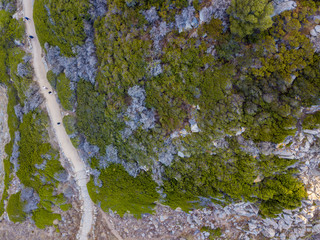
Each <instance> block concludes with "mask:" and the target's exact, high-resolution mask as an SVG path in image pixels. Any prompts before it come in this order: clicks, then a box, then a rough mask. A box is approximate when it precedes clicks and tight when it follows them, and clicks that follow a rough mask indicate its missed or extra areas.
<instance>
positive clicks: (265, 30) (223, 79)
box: [35, 0, 320, 217]
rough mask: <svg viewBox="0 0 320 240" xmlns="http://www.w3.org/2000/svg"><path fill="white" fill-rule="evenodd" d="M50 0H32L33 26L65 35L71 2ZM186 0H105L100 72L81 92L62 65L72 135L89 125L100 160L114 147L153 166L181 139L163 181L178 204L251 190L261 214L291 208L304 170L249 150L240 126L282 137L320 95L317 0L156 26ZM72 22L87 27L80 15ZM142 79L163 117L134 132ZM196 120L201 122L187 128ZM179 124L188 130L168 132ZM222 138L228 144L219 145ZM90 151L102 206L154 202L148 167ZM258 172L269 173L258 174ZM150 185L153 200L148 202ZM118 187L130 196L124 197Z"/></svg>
mask: <svg viewBox="0 0 320 240" xmlns="http://www.w3.org/2000/svg"><path fill="white" fill-rule="evenodd" d="M40 2H42V3H43V2H44V1H39V3H40ZM54 2H56V1H52V2H50V4H51V5H48V4H47V5H45V4H42V5H41V6H40V4H39V5H37V6H36V8H35V11H36V12H39V16H40V17H39V18H38V20H36V21H39V23H37V25H38V26H37V27H38V29H39V30H38V31H40V30H41V29H46V28H50V29H51V30H50V31H55V32H56V33H57V34H58V35H57V36H60V34H61V33H62V29H63V28H61V29H59V26H60V25H58V24H56V25H55V24H54V22H57V21H59V23H60V24H61V26H66V29H69V28H70V27H72V25H73V24H76V22H68V18H62V17H61V18H60V17H59V16H58V15H57V14H56V13H57V12H59V11H61V9H62V7H63V6H64V5H63V4H67V3H65V2H64V1H62V3H61V4H62V5H56V6H54ZM46 3H47V2H46ZM68 4H69V3H68ZM68 4H67V5H68ZM77 4H80V5H81V4H82V5H81V6H85V7H80V8H79V9H76V8H75V9H72V11H73V13H74V15H75V16H77V20H78V19H81V18H82V19H87V18H90V17H89V16H87V15H86V12H85V11H84V9H85V8H90V4H89V3H88V1H87V2H85V1H79V3H77ZM192 5H193V7H194V8H195V16H197V15H198V14H199V10H200V9H201V8H202V7H204V6H207V5H206V2H205V1H203V2H202V3H199V1H193V3H192ZM45 6H46V7H45ZM152 6H154V7H155V9H156V10H157V13H158V15H159V17H160V18H161V19H160V20H159V21H155V22H154V23H151V22H148V21H147V20H146V18H145V16H144V14H143V11H144V10H147V9H149V8H150V7H152ZM187 6H188V1H184V0H181V1H170V0H166V1H164V0H163V1H153V0H149V1H134V0H126V1H125V0H116V1H108V2H107V10H108V11H107V13H106V14H105V16H102V17H98V18H96V19H95V20H94V23H93V27H94V30H95V36H94V37H95V38H94V40H95V45H96V49H97V50H96V54H97V57H98V60H99V66H98V73H97V77H96V83H95V84H91V83H89V82H87V81H84V80H80V81H79V82H78V83H77V88H76V90H75V92H74V93H73V92H71V91H70V92H69V90H67V89H65V88H68V86H69V85H70V84H69V85H68V81H69V80H68V79H66V78H64V77H62V76H60V78H61V79H60V84H61V85H62V86H63V87H62V88H63V89H64V90H65V91H66V92H65V93H61V96H60V95H59V98H60V101H61V103H62V105H63V106H64V108H66V109H71V108H69V107H70V106H71V105H73V102H72V101H73V100H71V101H70V99H72V98H73V96H76V103H77V105H76V106H77V108H76V119H74V118H73V117H68V118H66V119H64V122H65V124H67V130H68V134H70V135H72V134H75V135H83V136H85V137H86V139H87V140H88V141H89V143H90V144H92V145H96V146H98V147H99V149H100V152H99V154H97V155H98V156H96V157H97V158H96V159H104V155H108V149H110V146H111V147H112V148H114V149H116V150H115V152H116V153H115V154H116V155H117V157H118V158H119V159H121V160H123V161H124V162H126V164H128V163H130V164H132V163H138V164H139V165H140V166H144V167H145V168H146V169H150V168H151V166H152V165H153V164H154V162H155V161H156V160H157V159H158V158H159V156H160V155H161V151H162V150H163V149H167V148H168V147H172V148H174V149H175V153H176V152H177V151H179V150H180V152H182V154H183V155H184V157H178V156H177V155H176V154H175V155H174V156H173V157H172V158H174V161H173V162H172V164H171V165H170V166H166V167H165V171H164V173H163V175H162V178H163V179H162V180H163V184H162V185H161V186H159V187H160V188H161V189H162V190H163V191H164V192H165V193H166V197H165V199H160V200H161V201H163V202H165V203H166V204H168V205H170V206H171V207H178V206H179V207H182V208H183V209H184V210H188V209H190V208H193V207H199V206H200V205H201V202H200V201H199V197H200V196H202V197H206V198H208V199H211V200H212V201H214V202H218V203H221V204H227V203H230V202H237V201H253V202H256V203H257V204H258V205H259V206H260V213H261V214H262V215H263V216H272V217H274V216H275V215H276V214H278V213H280V212H281V211H282V210H283V209H293V208H296V207H298V206H299V205H300V202H301V200H302V199H303V198H305V197H306V192H305V189H304V187H303V185H302V183H300V182H299V181H298V180H297V178H296V170H295V169H291V168H290V166H291V165H292V164H293V163H294V161H291V160H284V159H279V158H277V157H276V156H263V155H261V154H260V155H258V156H252V155H253V154H249V153H246V152H245V151H244V150H241V147H242V146H241V145H239V143H237V138H235V137H232V136H235V135H236V134H238V133H239V131H240V130H241V132H242V135H241V136H242V137H244V141H246V140H252V141H253V142H254V143H257V144H258V143H261V142H273V143H280V142H282V141H284V140H285V138H286V137H287V136H289V135H293V134H294V133H295V132H296V125H297V122H298V120H299V119H300V118H301V117H302V116H301V111H300V110H301V108H302V107H307V106H310V105H313V104H319V91H317V90H318V89H319V87H320V82H319V79H320V78H319V70H318V69H319V64H320V60H319V59H320V57H319V55H318V54H315V53H314V49H313V48H312V44H311V43H310V40H309V39H308V38H307V36H306V33H309V30H310V28H311V27H313V22H311V19H312V18H310V15H312V14H314V13H315V10H316V5H315V3H314V2H313V1H300V3H299V5H298V7H297V9H295V10H293V11H286V12H283V13H282V14H281V15H278V16H275V17H273V18H271V14H272V12H273V9H272V6H271V3H269V1H256V0H254V1H247V0H246V1H238V0H233V1H232V4H231V7H230V8H229V10H228V13H229V20H230V29H228V28H227V29H224V25H223V24H222V21H221V20H219V19H214V18H213V19H212V20H211V21H210V22H208V23H202V24H200V25H199V26H198V27H197V29H193V30H191V31H186V32H181V33H178V32H177V31H176V30H175V29H174V30H172V29H170V30H169V33H165V34H164V36H161V37H159V39H160V40H157V37H158V36H156V37H155V35H157V33H155V31H158V29H156V30H154V27H156V26H159V23H160V21H162V20H163V21H166V23H167V25H166V27H168V26H169V25H170V23H172V22H174V21H175V16H176V15H177V14H181V12H182V10H183V9H184V8H185V7H187ZM66 9H68V11H69V10H70V8H69V7H68V6H67V7H66ZM70 11H71V10H70ZM49 12H50V14H51V15H48V13H49ZM67 15H68V14H67ZM52 16H53V17H52ZM39 19H42V20H41V21H42V22H40V20H39ZM90 20H93V19H90ZM50 21H51V22H50ZM44 23H45V24H44ZM53 25H54V26H53ZM168 29H169V27H168ZM75 31H76V32H77V31H83V25H82V23H81V24H78V25H77V27H76V30H75ZM48 32H49V31H48ZM72 34H73V33H72V32H71V33H68V35H64V36H60V37H59V41H60V40H61V41H60V42H56V40H52V36H53V34H52V36H51V35H50V36H47V35H44V34H43V35H41V34H39V38H40V40H41V42H42V44H43V43H44V42H48V43H49V44H50V45H57V46H59V47H60V48H61V50H62V53H64V54H65V55H67V56H71V55H72V53H71V52H70V49H71V47H72V46H75V45H76V44H81V43H82V42H83V41H84V39H85V36H84V35H81V34H80V35H77V36H79V37H81V39H80V38H79V39H76V38H75V37H74V36H73V35H72ZM159 34H160V33H159ZM65 36H69V38H68V39H65ZM62 40H65V41H64V42H63V41H62ZM156 41H158V43H157V44H158V45H157V44H155V42H156ZM158 48H160V50H159V49H158ZM156 63H160V64H161V70H162V71H160V72H159V74H157V75H152V74H151V72H152V71H150V68H152V66H153V65H154V64H156ZM48 77H49V79H50V81H51V83H52V84H53V86H55V87H56V88H57V90H58V93H59V89H58V81H57V80H56V79H58V78H59V76H58V77H56V76H54V75H53V74H52V73H50V72H49V73H48ZM135 86H139V87H140V88H142V89H144V90H145V106H146V108H147V109H148V110H153V111H154V112H155V124H154V127H152V128H147V129H145V128H143V127H142V126H141V125H138V126H137V127H135V128H132V129H133V130H132V132H130V134H127V135H126V134H125V133H126V130H127V129H128V121H130V120H132V119H130V117H128V116H127V115H126V111H127V110H128V108H129V109H130V106H131V105H132V102H133V98H132V97H131V96H130V94H129V90H130V89H131V88H132V87H135ZM60 89H61V88H60ZM60 91H61V90H60ZM68 103H70V105H69V106H67V104H68ZM73 106H75V105H73ZM315 118H317V115H314V116H307V117H306V118H305V121H304V127H308V128H310V127H311V126H312V125H313V124H314V123H315V122H317V120H316V119H315ZM133 121H134V120H133ZM192 121H196V123H197V125H198V127H199V129H200V130H199V131H194V132H193V133H192V134H191V130H192V129H191V128H192V126H191V123H190V122H192ZM308 124H309V125H308ZM181 132H187V133H186V134H184V137H181V136H180V137H179V136H178V137H176V138H172V137H170V136H172V135H175V134H176V135H177V134H178V135H179V134H180V133H181ZM221 139H225V141H226V142H227V144H226V146H224V147H222V148H217V147H215V143H216V141H218V140H221ZM106 150H107V154H106ZM99 155H100V156H99ZM180 155H181V154H180ZM100 157H101V158H100ZM91 161H93V162H94V164H92V166H91V167H92V169H93V170H94V171H97V172H99V174H100V175H99V174H98V176H97V174H96V175H94V176H92V178H91V181H90V182H89V184H88V187H89V191H90V195H91V197H92V198H93V200H94V201H95V202H96V203H98V204H101V207H102V208H103V209H104V210H107V209H108V208H111V209H113V210H117V212H118V213H119V214H120V215H123V214H124V213H125V211H126V210H129V211H130V212H131V213H133V214H135V215H137V216H139V215H140V213H142V212H150V211H152V210H151V208H152V205H153V202H154V201H155V200H156V199H157V198H158V197H159V196H158V195H157V194H155V192H154V190H155V188H156V185H155V184H154V182H153V181H152V180H151V177H150V175H149V174H150V173H149V172H147V173H146V172H143V171H142V172H141V173H140V175H138V176H137V177H136V178H133V177H131V176H129V175H128V174H127V173H126V172H125V171H124V169H122V167H120V166H118V165H109V166H108V167H106V166H102V165H103V164H101V163H97V162H98V160H93V159H91ZM102 161H104V160H101V162H102ZM97 172H96V173H97ZM114 172H115V173H116V174H113V173H114ZM257 178H261V181H258V182H257V181H255V180H256V179H257ZM146 179H149V181H147V180H146ZM116 180H118V182H116ZM110 184H111V185H110ZM99 186H100V187H99ZM144 187H145V188H144ZM134 188H137V189H138V190H139V191H142V192H145V195H139V197H137V196H135V197H133V196H134V191H133V192H131V190H130V191H128V189H134ZM111 189H112V190H111ZM124 189H125V190H124ZM127 191H128V193H127ZM125 194H129V195H128V196H127V195H125ZM120 196H126V197H127V198H125V197H120ZM147 196H150V199H149V200H148V201H145V198H146V197H147ZM140 197H141V198H140ZM117 198H121V199H123V200H121V201H119V202H116V201H115V199H117ZM126 199H130V203H132V205H131V204H130V203H128V202H127V201H126ZM137 201H140V205H136V203H137ZM125 206H126V207H125Z"/></svg>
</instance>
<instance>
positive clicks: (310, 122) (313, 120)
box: [302, 112, 320, 129]
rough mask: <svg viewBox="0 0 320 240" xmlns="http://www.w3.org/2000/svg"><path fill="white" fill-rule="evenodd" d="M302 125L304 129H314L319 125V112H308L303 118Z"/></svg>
mask: <svg viewBox="0 0 320 240" xmlns="http://www.w3.org/2000/svg"><path fill="white" fill-rule="evenodd" d="M302 127H303V128H304V129H316V128H319V127H320V112H316V113H314V114H308V115H307V116H306V117H305V119H303V123H302Z"/></svg>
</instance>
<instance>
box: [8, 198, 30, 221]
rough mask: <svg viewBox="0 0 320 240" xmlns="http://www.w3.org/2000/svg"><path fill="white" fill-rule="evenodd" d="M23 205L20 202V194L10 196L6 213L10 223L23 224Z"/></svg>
mask: <svg viewBox="0 0 320 240" xmlns="http://www.w3.org/2000/svg"><path fill="white" fill-rule="evenodd" d="M23 207H24V204H23V202H21V200H20V192H17V193H15V194H12V195H11V196H10V198H9V201H8V206H7V213H8V216H9V218H10V220H11V221H12V222H15V223H16V222H23V221H24V220H25V219H26V213H25V212H24V211H23Z"/></svg>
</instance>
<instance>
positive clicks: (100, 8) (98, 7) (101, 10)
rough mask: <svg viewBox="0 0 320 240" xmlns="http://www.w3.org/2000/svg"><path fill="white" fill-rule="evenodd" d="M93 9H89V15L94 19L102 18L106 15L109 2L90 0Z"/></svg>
mask: <svg viewBox="0 0 320 240" xmlns="http://www.w3.org/2000/svg"><path fill="white" fill-rule="evenodd" d="M90 4H91V5H92V7H91V8H90V9H89V14H90V15H91V16H92V18H93V19H96V18H97V17H102V16H103V15H105V14H106V12H107V11H106V9H107V1H106V0H90Z"/></svg>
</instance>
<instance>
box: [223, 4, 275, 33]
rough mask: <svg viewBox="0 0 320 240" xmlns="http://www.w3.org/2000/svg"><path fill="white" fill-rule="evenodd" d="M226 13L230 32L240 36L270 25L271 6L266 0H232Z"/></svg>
mask: <svg viewBox="0 0 320 240" xmlns="http://www.w3.org/2000/svg"><path fill="white" fill-rule="evenodd" d="M227 13H228V14H229V15H230V30H231V32H232V33H233V34H235V35H239V36H240V37H245V36H247V35H251V34H252V33H254V31H255V30H260V31H264V30H266V29H268V28H269V27H271V26H272V19H271V14H272V13H273V6H272V4H271V3H269V2H268V0H232V1H231V5H230V7H229V9H228V11H227Z"/></svg>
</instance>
